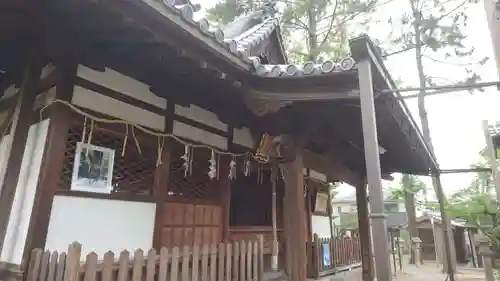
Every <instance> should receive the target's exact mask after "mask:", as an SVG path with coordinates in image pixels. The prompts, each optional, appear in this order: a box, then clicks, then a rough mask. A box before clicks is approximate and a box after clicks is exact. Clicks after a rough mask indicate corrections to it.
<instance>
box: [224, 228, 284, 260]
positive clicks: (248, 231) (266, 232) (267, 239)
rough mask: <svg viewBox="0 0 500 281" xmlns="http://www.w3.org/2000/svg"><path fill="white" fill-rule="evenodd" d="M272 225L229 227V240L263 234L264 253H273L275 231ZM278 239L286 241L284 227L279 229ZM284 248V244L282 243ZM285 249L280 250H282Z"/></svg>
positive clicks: (252, 237) (249, 238)
mask: <svg viewBox="0 0 500 281" xmlns="http://www.w3.org/2000/svg"><path fill="white" fill-rule="evenodd" d="M272 231H273V230H272V227H271V226H237V227H231V228H230V229H229V240H231V241H239V240H251V239H255V237H256V236H258V235H262V236H263V239H264V254H271V250H272V245H273V233H272ZM277 236H278V237H277V238H278V241H284V237H283V229H281V228H278V229H277ZM280 248H282V245H280ZM282 251H283V249H281V250H280V252H282Z"/></svg>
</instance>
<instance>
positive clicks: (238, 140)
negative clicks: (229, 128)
mask: <svg viewBox="0 0 500 281" xmlns="http://www.w3.org/2000/svg"><path fill="white" fill-rule="evenodd" d="M233 142H234V143H235V144H239V145H241V146H244V147H248V148H254V147H255V141H254V140H253V138H252V133H251V132H250V129H249V128H247V127H243V128H241V129H236V128H235V129H234V130H233Z"/></svg>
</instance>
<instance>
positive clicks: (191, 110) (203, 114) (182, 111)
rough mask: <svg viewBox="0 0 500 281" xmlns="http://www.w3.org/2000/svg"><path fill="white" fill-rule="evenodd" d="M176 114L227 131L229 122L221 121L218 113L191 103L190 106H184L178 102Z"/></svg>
mask: <svg viewBox="0 0 500 281" xmlns="http://www.w3.org/2000/svg"><path fill="white" fill-rule="evenodd" d="M175 114H177V115H179V116H184V117H186V118H189V119H191V120H194V121H198V122H200V123H203V124H205V125H208V126H210V127H212V128H216V129H219V130H221V131H224V132H227V124H225V123H223V122H221V121H220V120H219V118H217V115H215V114H214V113H212V112H210V111H208V110H205V109H203V108H200V107H198V106H195V105H192V104H191V105H190V106H189V107H184V106H180V105H178V104H176V105H175Z"/></svg>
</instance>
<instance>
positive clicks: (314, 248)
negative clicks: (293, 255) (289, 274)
mask: <svg viewBox="0 0 500 281" xmlns="http://www.w3.org/2000/svg"><path fill="white" fill-rule="evenodd" d="M320 244H321V240H320V238H319V236H318V234H317V233H314V235H313V241H312V245H311V256H312V260H311V270H312V276H313V277H314V278H315V279H318V278H319V273H320V263H322V262H323V255H322V251H323V249H322V245H320Z"/></svg>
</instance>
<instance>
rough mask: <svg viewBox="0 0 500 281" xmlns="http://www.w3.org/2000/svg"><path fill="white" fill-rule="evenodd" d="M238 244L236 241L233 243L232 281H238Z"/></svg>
mask: <svg viewBox="0 0 500 281" xmlns="http://www.w3.org/2000/svg"><path fill="white" fill-rule="evenodd" d="M239 260H240V244H239V243H238V241H235V242H234V243H233V281H239V280H240V279H239V273H240V264H239Z"/></svg>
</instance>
